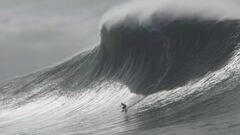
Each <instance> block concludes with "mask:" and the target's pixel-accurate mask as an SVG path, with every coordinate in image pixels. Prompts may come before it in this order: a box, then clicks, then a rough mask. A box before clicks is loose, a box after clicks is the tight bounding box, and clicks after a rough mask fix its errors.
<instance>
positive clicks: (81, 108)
mask: <svg viewBox="0 0 240 135" xmlns="http://www.w3.org/2000/svg"><path fill="white" fill-rule="evenodd" d="M182 1H183V0H180V2H179V3H178V2H176V1H173V0H170V1H169V2H167V1H161V2H158V1H156V0H150V1H148V2H146V1H145V2H143V1H137V2H136V1H134V2H130V3H127V4H124V5H122V6H120V7H116V8H114V9H112V10H110V11H109V12H108V13H106V15H105V16H104V17H103V20H102V22H101V23H100V40H99V43H98V45H97V46H96V47H95V48H93V49H90V50H88V51H86V52H83V53H80V54H79V55H77V56H74V57H72V58H71V59H69V60H66V61H64V62H62V63H61V64H59V65H57V66H52V67H49V68H46V69H44V70H42V71H38V72H36V73H31V74H29V75H26V76H23V77H19V78H16V79H13V80H9V81H5V82H3V83H1V84H0V134H1V135H239V134H240V98H239V96H240V91H239V88H240V83H239V80H240V70H239V69H240V49H239V45H240V25H239V19H238V18H239V16H238V13H236V10H235V9H237V8H236V6H237V5H234V4H229V3H227V2H226V1H214V2H212V3H209V4H208V5H206V4H203V5H199V3H197V4H195V5H192V3H190V4H182V3H181V2H182ZM185 2H186V1H185ZM149 3H150V4H149ZM216 4H217V5H218V7H215V6H214V5H216ZM189 5H190V6H189ZM166 7H168V8H166ZM223 7H224V8H223ZM220 9H224V10H220ZM239 9H240V8H239ZM210 11H211V12H210ZM208 12H209V14H208ZM121 102H123V103H125V104H127V106H128V112H126V113H125V112H121V107H120V103H121Z"/></svg>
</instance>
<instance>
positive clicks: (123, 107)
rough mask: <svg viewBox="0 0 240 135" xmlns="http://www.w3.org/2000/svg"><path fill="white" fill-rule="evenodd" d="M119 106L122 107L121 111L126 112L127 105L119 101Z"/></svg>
mask: <svg viewBox="0 0 240 135" xmlns="http://www.w3.org/2000/svg"><path fill="white" fill-rule="evenodd" d="M121 107H122V112H127V105H126V104H124V103H121Z"/></svg>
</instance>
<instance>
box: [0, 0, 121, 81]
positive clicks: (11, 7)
mask: <svg viewBox="0 0 240 135" xmlns="http://www.w3.org/2000/svg"><path fill="white" fill-rule="evenodd" d="M121 2H123V0H121V1H120V0H0V62H1V63H0V81H3V80H7V79H10V78H14V77H15V76H18V75H22V74H26V73H29V72H32V71H35V70H38V69H40V68H43V67H45V66H49V65H52V64H54V63H57V62H59V61H62V60H64V59H66V58H67V57H69V56H72V55H73V54H75V53H77V52H80V51H82V50H84V49H86V48H89V47H92V46H94V45H95V44H96V42H97V40H98V33H99V32H98V24H99V21H100V19H101V17H102V15H103V14H104V12H106V11H107V10H108V9H109V8H111V7H112V6H114V5H117V4H118V3H121Z"/></svg>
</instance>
